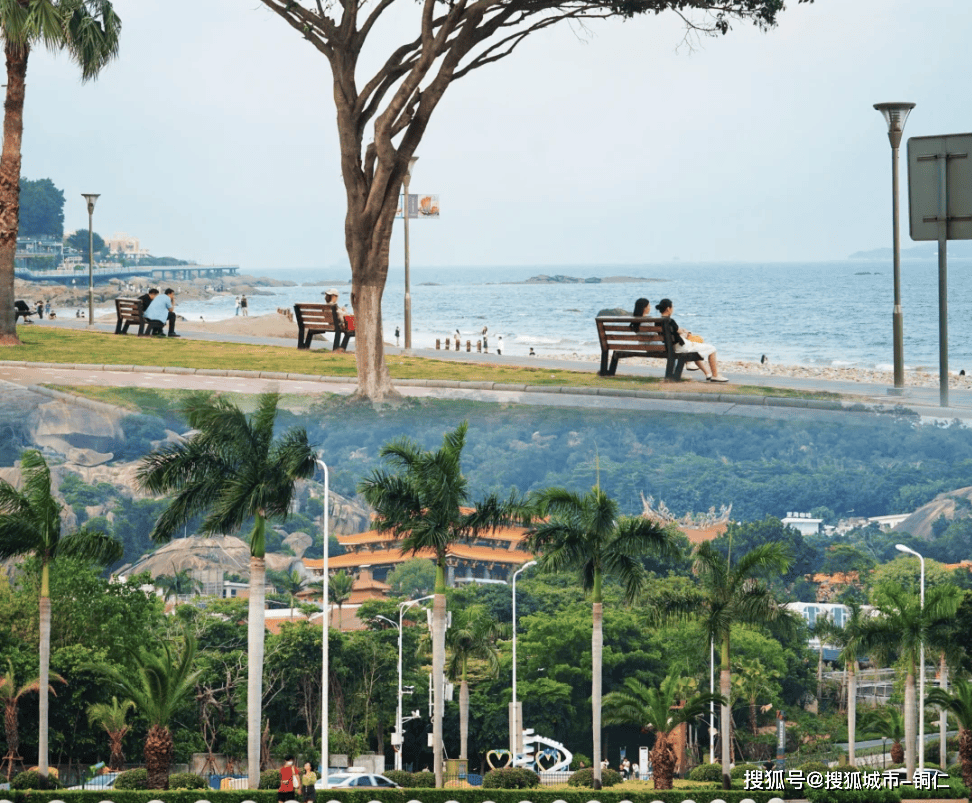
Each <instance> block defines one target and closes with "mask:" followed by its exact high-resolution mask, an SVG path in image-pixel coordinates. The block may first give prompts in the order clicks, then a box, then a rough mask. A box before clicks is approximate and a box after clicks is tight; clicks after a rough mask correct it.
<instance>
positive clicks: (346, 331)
mask: <svg viewBox="0 0 972 803" xmlns="http://www.w3.org/2000/svg"><path fill="white" fill-rule="evenodd" d="M339 295H340V294H339V293H338V291H337V290H335V289H334V288H333V287H332V288H331V289H330V290H325V291H324V303H325V304H331V305H333V306H334V308H335V310H336V311H337V318H338V321H340V323H341V326H342V330H341V331H340V332H335V333H334V351H344V350H345V349H347V347H348V342H349V341H350V340H351V333H352V332H353V331H354V316H353V315H349V314H348V311H347V310H346V309H345V308H344V307H339V306H338V305H337V304H338V296H339ZM352 297H353V296H352ZM342 333H343V337H342Z"/></svg>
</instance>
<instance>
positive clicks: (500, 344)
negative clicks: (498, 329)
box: [496, 335, 503, 355]
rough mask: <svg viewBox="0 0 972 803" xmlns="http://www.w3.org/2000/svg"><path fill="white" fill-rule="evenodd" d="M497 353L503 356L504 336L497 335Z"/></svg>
mask: <svg viewBox="0 0 972 803" xmlns="http://www.w3.org/2000/svg"><path fill="white" fill-rule="evenodd" d="M496 353H497V354H500V355H502V354H503V335H496Z"/></svg>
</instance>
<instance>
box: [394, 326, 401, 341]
mask: <svg viewBox="0 0 972 803" xmlns="http://www.w3.org/2000/svg"><path fill="white" fill-rule="evenodd" d="M400 335H401V332H400V331H399V329H398V327H397V326H396V327H395V345H396V346H397V345H398V338H399V336H400Z"/></svg>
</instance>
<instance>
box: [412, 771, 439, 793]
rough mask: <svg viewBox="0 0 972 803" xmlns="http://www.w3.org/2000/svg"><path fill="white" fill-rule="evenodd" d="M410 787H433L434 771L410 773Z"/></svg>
mask: <svg viewBox="0 0 972 803" xmlns="http://www.w3.org/2000/svg"><path fill="white" fill-rule="evenodd" d="M412 787H414V788H417V789H435V773H434V772H429V771H428V770H422V771H420V772H413V773H412Z"/></svg>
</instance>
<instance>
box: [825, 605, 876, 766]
mask: <svg viewBox="0 0 972 803" xmlns="http://www.w3.org/2000/svg"><path fill="white" fill-rule="evenodd" d="M847 607H848V608H849V609H850V613H849V615H848V616H847V617H845V619H844V624H843V626H842V627H837V626H833V627H832V629H831V632H830V633H829V635H828V639H829V641H830V642H831V643H832V644H834V645H835V646H837V647H840V654H839V655H838V656H837V657H838V659H839V660H840V661H841V662H842V663H843V664H844V666H845V667H846V668H847V761H848V763H849V764H850V765H851V766H852V767H853V766H854V764H855V762H856V751H857V671H858V664H857V656H858V655H859V654H860V652H861V639H862V637H863V635H864V625H865V623H866V622H867V620H868V615H867V614H866V613H864V611H863V609H862V608H861V605H860V603H858V602H850V603H848V606H847Z"/></svg>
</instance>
